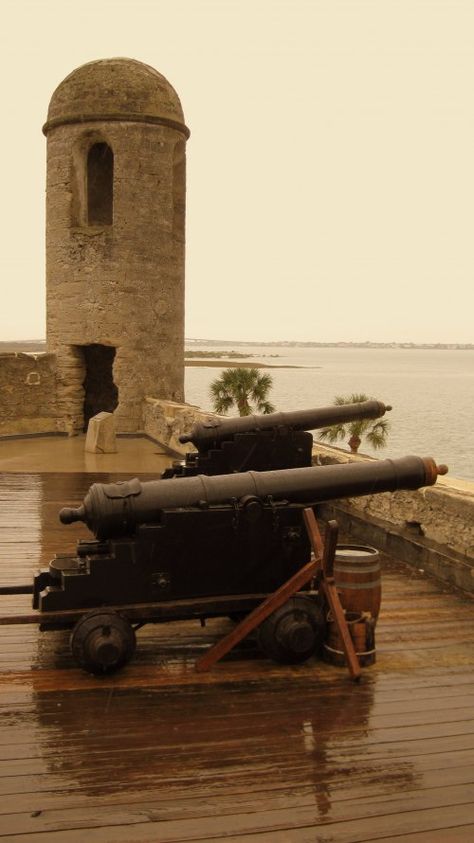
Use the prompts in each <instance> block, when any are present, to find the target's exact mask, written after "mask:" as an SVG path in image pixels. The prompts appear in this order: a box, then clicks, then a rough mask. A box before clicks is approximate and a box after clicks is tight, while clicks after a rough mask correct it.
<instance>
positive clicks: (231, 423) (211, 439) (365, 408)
mask: <svg viewBox="0 0 474 843" xmlns="http://www.w3.org/2000/svg"><path fill="white" fill-rule="evenodd" d="M391 409H392V408H391V407H390V406H388V405H386V404H383V403H382V401H361V402H359V403H357V404H339V405H337V404H336V405H334V404H333V405H332V406H330V407H316V408H315V409H314V410H294V411H293V412H288V413H268V414H267V415H262V416H236V417H235V418H229V419H219V418H217V419H210V420H209V421H207V422H202V423H196V424H195V425H193V427H192V428H191V430H190V432H189V433H185V434H183V435H182V436H180V437H179V441H180V442H182V443H183V444H185V443H186V442H192V444H193V445H195V446H196V448H198V450H209V448H217V447H219V445H220V443H221V442H223V441H224V440H228V439H231V438H232V437H233V436H235V434H237V433H249V432H250V431H261V430H277V429H278V428H285V429H287V430H316V429H318V428H321V427H326V426H327V425H330V424H344V423H345V422H351V421H357V420H358V419H378V418H380V416H383V415H384V413H385V412H386V411H387V410H391Z"/></svg>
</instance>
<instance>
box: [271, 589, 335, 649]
mask: <svg viewBox="0 0 474 843" xmlns="http://www.w3.org/2000/svg"><path fill="white" fill-rule="evenodd" d="M325 631H326V620H325V617H324V611H323V609H322V607H321V605H320V604H319V603H318V602H317V601H316V600H314V599H313V598H311V597H305V596H302V595H298V596H297V597H291V598H290V600H288V601H287V602H286V603H285V604H284V605H283V606H280V608H279V609H276V611H275V612H272V614H271V615H269V617H268V618H266V619H265V620H264V621H263V622H262V623H261V624H260V626H259V628H258V644H259V647H260V649H261V650H262V652H263V653H264V654H265V655H266V656H268V658H270V659H273V660H274V661H276V662H280V663H282V664H299V663H301V662H304V661H306V659H309V658H310V657H311V656H312V655H313V654H314V653H315V652H316V651H317V650H319V649H320V648H321V647H322V645H323V643H324V637H325Z"/></svg>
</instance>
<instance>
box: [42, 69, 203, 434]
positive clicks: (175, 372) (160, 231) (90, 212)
mask: <svg viewBox="0 0 474 843" xmlns="http://www.w3.org/2000/svg"><path fill="white" fill-rule="evenodd" d="M43 131H44V133H45V135H46V136H47V139H48V154H47V189H46V284H47V345H48V351H50V352H53V353H54V354H55V355H56V360H57V396H58V415H59V429H61V430H64V431H68V432H69V433H75V432H80V431H81V430H83V429H84V428H85V426H86V425H87V422H88V420H89V418H91V416H93V415H95V414H96V413H97V412H99V411H101V410H108V411H115V417H116V420H117V428H118V430H119V431H122V432H134V431H137V430H140V428H141V426H142V410H143V399H144V397H145V396H147V395H149V396H153V397H155V398H168V399H171V400H175V401H182V400H183V397H184V396H183V378H184V362H183V353H184V219H185V190H186V181H185V179H186V175H185V144H186V139H187V138H188V137H189V131H188V129H187V128H186V126H185V125H184V117H183V112H182V109H181V104H180V101H179V99H178V96H177V94H176V92H175V91H174V89H173V88H172V87H171V85H170V84H169V82H167V80H166V79H165V78H164V77H163V76H161V74H159V73H158V72H157V71H156V70H154V69H153V68H152V67H149V66H148V65H145V64H142V63H141V62H138V61H134V60H132V59H123V58H115V59H106V60H103V61H93V62H90V63H89V64H85V65H83V66H82V67H79V68H78V69H77V70H75V71H73V73H71V74H70V75H69V76H68V77H67V78H66V79H65V80H64V81H63V82H61V84H60V85H59V87H58V88H57V89H56V91H55V92H54V94H53V96H52V98H51V103H50V106H49V111H48V120H47V123H46V124H45V126H44V129H43Z"/></svg>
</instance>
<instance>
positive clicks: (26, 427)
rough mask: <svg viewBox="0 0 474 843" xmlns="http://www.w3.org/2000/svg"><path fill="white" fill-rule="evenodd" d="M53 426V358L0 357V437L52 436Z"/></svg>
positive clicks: (8, 355) (54, 384)
mask: <svg viewBox="0 0 474 843" xmlns="http://www.w3.org/2000/svg"><path fill="white" fill-rule="evenodd" d="M56 426H57V406H56V375H55V356H54V354H39V355H37V356H36V355H32V354H23V353H18V354H15V353H13V354H0V435H3V436H5V435H17V434H25V433H30V434H31V433H52V432H54V431H56Z"/></svg>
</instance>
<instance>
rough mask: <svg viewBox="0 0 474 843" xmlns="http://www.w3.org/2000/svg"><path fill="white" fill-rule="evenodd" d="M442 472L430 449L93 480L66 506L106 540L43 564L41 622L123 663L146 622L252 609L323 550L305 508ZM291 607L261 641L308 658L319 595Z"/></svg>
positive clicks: (103, 666)
mask: <svg viewBox="0 0 474 843" xmlns="http://www.w3.org/2000/svg"><path fill="white" fill-rule="evenodd" d="M439 471H440V469H438V467H437V466H436V464H435V463H434V461H433V460H432V459H430V458H425V459H422V458H420V457H404V458H401V459H397V460H383V461H373V462H372V461H371V462H359V463H352V464H349V465H334V466H322V467H311V468H299V469H285V470H281V471H268V472H245V473H241V474H238V473H237V474H232V475H217V476H211V477H209V476H205V475H198V476H195V477H189V478H175V479H166V480H155V481H148V482H144V483H140V481H139V480H137V479H135V480H131V481H125V482H122V483H112V484H93V485H92V486H91V488H90V490H89V492H88V494H87V495H86V497H85V499H84V502H83V504H82V505H81V506H79V507H77V508H75V509H71V508H66V509H63V510H61V513H60V517H61V520H62V522H63V523H65V524H69V523H72V522H74V521H83V522H84V523H86V524H87V526H88V527H89V529H90V530H91V532H92V533H93V535H94V539H91V540H89V541H80V542H79V544H78V547H77V553H76V554H75V555H73V556H65V555H58V556H56V557H55V558H54V559H53V560H52V561H51V563H50V565H49V567H48V568H47V569H46V570H44V571H41V572H40V573H39V574H37V576H36V577H35V579H34V584H33V607H34V609H35V614H34V616H31V618H32V620H31V622H33V619H35V620H36V622H38V623H39V624H40V626H41V629H42V630H47V629H57V628H72V640H71V645H72V651H73V655H74V657H75V659H76V660H77V662H78V663H79V664H80V665H81V666H82V667H84V668H85V669H86V670H89V671H91V672H96V673H102V672H108V671H111V670H114V669H117V668H118V667H120V666H122V665H123V664H125V663H126V662H127V661H129V660H130V658H131V657H132V655H133V652H134V648H135V628H136V627H138V626H142V625H143V624H145V623H159V622H163V621H169V620H184V619H190V618H196V619H201V620H203V619H206V618H209V617H222V616H232V615H242V614H245V613H247V612H250V611H251V610H252V609H254V608H255V607H256V606H257V605H258V604H259V603H260V602H261V601H262V600H263V599H264V598H265V597H266V596H267V595H268V594H269V593H271V592H272V591H274V590H275V589H277V588H278V587H279V586H280V585H281V584H282V583H283V582H285V581H286V580H288V579H289V578H290V577H292V576H293V575H294V574H295V572H297V571H298V570H299V569H301V568H302V566H304V565H305V564H307V563H308V562H309V560H310V555H311V551H310V545H309V541H308V538H307V535H306V532H305V529H304V524H303V517H302V514H303V509H304V508H305V507H307V506H314V505H316V504H318V503H319V502H321V501H328V500H334V499H338V498H341V497H353V496H358V495H365V494H374V493H379V492H386V491H395V490H397V489H417V488H420V487H421V486H425V485H430V484H433V483H434V482H435V481H436V478H437V475H438V473H439ZM295 600H296V603H295ZM288 612H289V617H286V620H285V618H284V619H283V620H285V623H282V624H280V625H279V627H278V630H274V632H273V633H270V634H268V625H267V627H266V631H265V632H264V634H262V635H261V636H259V638H260V644H261V645H262V648H263V650H264V652H265V653H266V654H267V655H269V656H271V657H272V658H276V659H277V660H279V661H285V662H298V661H302V660H304V659H306V658H308V657H309V656H310V655H312V654H313V653H314V652H315V651H317V650H318V649H319V648H320V647H321V646H322V642H323V639H324V633H325V629H324V627H325V618H324V615H323V612H322V608H321V602H320V597H319V595H318V594H316V593H313V592H312V591H311V590H309V588H308V590H306V591H304V592H303V591H302V592H301V593H300V594H298V595H297V597H296V598H294V599H293V601H289V603H288ZM287 614H288V613H287ZM280 620H281V619H280ZM295 623H297V625H298V628H299V630H300V633H299V634H298V635H297V636H296V637H295V635H294V629H295ZM285 629H286V630H287V632H286V633H285ZM302 642H303V643H302Z"/></svg>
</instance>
